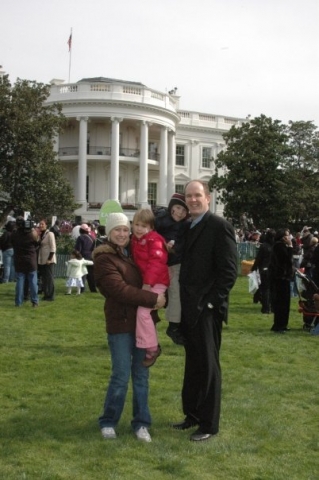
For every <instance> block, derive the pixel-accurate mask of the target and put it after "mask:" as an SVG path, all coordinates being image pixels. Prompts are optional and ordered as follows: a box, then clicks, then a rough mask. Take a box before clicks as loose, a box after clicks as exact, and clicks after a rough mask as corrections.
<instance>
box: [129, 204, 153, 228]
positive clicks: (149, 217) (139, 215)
mask: <svg viewBox="0 0 319 480" xmlns="http://www.w3.org/2000/svg"><path fill="white" fill-rule="evenodd" d="M136 222H142V223H146V225H149V226H150V228H151V229H152V230H154V227H155V217H154V213H153V212H152V210H150V209H149V208H140V209H139V210H137V212H135V215H134V217H133V225H134V224H135V223H136Z"/></svg>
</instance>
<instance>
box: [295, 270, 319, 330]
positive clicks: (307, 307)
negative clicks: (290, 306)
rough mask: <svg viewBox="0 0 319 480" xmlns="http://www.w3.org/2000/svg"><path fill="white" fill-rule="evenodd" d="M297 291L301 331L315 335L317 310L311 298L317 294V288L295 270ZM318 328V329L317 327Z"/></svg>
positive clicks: (305, 276)
mask: <svg viewBox="0 0 319 480" xmlns="http://www.w3.org/2000/svg"><path fill="white" fill-rule="evenodd" d="M295 281H296V285H297V290H298V294H299V309H298V310H299V312H300V313H302V315H303V327H302V328H303V330H305V331H307V332H311V333H314V331H315V333H314V334H316V335H318V333H317V332H316V331H317V329H318V330H319V310H318V309H317V308H316V305H315V301H314V299H313V296H314V294H315V293H319V288H318V287H317V285H316V284H315V282H314V281H313V280H311V278H309V277H308V276H307V275H305V274H304V273H302V272H301V271H300V270H296V277H295ZM317 326H318V327H317Z"/></svg>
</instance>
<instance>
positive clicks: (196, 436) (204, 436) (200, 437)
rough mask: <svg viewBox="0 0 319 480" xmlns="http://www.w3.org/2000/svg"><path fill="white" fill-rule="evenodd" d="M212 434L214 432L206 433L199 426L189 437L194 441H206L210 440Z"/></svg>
mask: <svg viewBox="0 0 319 480" xmlns="http://www.w3.org/2000/svg"><path fill="white" fill-rule="evenodd" d="M212 436H213V434H212V433H204V432H202V431H201V429H200V428H198V429H197V430H196V431H195V432H194V433H192V434H191V436H190V437H189V439H190V440H191V441H192V442H204V441H205V440H209V439H210V438H211V437H212Z"/></svg>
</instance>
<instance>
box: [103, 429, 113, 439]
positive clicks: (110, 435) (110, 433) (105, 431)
mask: <svg viewBox="0 0 319 480" xmlns="http://www.w3.org/2000/svg"><path fill="white" fill-rule="evenodd" d="M101 434H102V437H103V438H106V439H108V438H116V432H115V430H114V428H113V427H103V428H101Z"/></svg>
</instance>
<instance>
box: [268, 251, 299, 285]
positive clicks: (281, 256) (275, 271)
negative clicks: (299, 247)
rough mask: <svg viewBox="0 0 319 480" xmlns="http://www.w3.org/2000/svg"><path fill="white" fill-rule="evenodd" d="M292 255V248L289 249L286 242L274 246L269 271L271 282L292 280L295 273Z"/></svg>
mask: <svg viewBox="0 0 319 480" xmlns="http://www.w3.org/2000/svg"><path fill="white" fill-rule="evenodd" d="M292 255H293V250H292V247H288V246H287V245H286V244H285V243H284V242H282V241H279V242H276V243H275V244H274V246H273V251H272V254H271V259H270V264H269V270H268V273H269V278H270V280H271V281H275V280H289V281H290V280H292V278H293V271H294V270H293V265H292Z"/></svg>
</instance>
